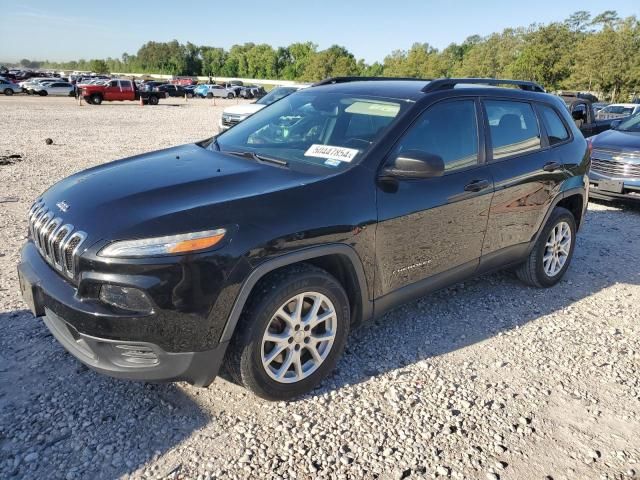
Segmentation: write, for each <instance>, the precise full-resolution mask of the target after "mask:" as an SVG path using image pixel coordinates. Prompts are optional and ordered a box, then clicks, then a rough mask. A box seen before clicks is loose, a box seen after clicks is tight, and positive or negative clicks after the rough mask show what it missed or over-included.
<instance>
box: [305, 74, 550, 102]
mask: <svg viewBox="0 0 640 480" xmlns="http://www.w3.org/2000/svg"><path fill="white" fill-rule="evenodd" d="M503 84H506V85H512V86H518V87H520V88H508V89H507V88H500V87H499V86H498V85H503ZM312 87H314V88H323V89H327V90H329V89H330V90H331V91H332V92H336V93H342V94H347V95H371V96H379V97H387V98H397V99H405V100H414V101H417V100H420V99H421V98H424V96H425V95H426V94H429V93H434V92H442V91H453V90H456V91H458V92H459V91H460V90H462V89H464V93H465V94H468V95H484V94H486V93H487V89H488V88H490V89H491V90H492V92H496V93H497V92H502V93H503V94H504V93H508V94H509V95H516V96H523V97H525V98H531V95H532V94H534V95H538V94H540V93H542V92H544V89H543V88H542V87H541V86H540V85H538V84H536V83H534V82H526V81H518V80H497V79H490V78H487V79H482V78H469V79H456V78H441V79H435V80H430V79H413V78H384V77H365V78H358V77H337V78H329V79H326V80H323V81H321V82H318V83H316V84H313V85H312Z"/></svg>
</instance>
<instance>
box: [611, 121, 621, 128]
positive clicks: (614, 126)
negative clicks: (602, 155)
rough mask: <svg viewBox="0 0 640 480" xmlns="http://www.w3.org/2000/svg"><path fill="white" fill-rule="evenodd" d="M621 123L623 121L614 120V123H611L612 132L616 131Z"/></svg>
mask: <svg viewBox="0 0 640 480" xmlns="http://www.w3.org/2000/svg"><path fill="white" fill-rule="evenodd" d="M621 123H622V120H614V121H613V122H611V130H616V129H617V128H618V127H619V126H620V124H621Z"/></svg>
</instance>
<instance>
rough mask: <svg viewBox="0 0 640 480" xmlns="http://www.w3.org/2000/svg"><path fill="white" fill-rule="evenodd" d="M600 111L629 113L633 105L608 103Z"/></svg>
mask: <svg viewBox="0 0 640 480" xmlns="http://www.w3.org/2000/svg"><path fill="white" fill-rule="evenodd" d="M600 112H602V113H616V114H619V115H631V113H632V112H633V107H626V106H624V105H609V106H608V107H604V108H603V109H602V110H600Z"/></svg>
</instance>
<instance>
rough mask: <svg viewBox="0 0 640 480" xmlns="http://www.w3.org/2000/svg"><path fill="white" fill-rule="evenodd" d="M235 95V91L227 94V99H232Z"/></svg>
mask: <svg viewBox="0 0 640 480" xmlns="http://www.w3.org/2000/svg"><path fill="white" fill-rule="evenodd" d="M234 96H235V95H233V93H228V94H227V99H228V100H231V99H232V98H233V97H234Z"/></svg>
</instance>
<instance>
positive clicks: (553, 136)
mask: <svg viewBox="0 0 640 480" xmlns="http://www.w3.org/2000/svg"><path fill="white" fill-rule="evenodd" d="M538 111H539V112H540V117H541V118H542V123H543V124H544V128H545V129H546V130H547V137H548V139H549V145H551V146H553V145H557V144H559V143H562V142H564V141H566V140H568V139H569V131H568V130H567V127H566V126H565V124H564V122H563V121H562V119H561V118H560V115H559V114H558V112H556V110H555V109H554V108H552V107H550V106H548V105H542V104H538Z"/></svg>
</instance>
